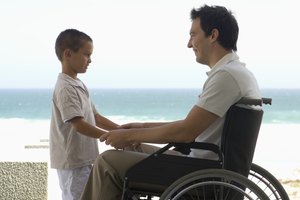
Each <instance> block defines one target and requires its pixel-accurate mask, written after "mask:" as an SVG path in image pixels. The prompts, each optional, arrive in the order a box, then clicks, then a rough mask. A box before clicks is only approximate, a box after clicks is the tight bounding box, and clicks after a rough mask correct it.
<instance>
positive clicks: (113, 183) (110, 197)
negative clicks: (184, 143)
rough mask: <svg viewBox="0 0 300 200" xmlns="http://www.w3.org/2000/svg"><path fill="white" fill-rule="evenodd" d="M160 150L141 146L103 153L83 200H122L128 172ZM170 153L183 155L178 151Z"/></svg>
mask: <svg viewBox="0 0 300 200" xmlns="http://www.w3.org/2000/svg"><path fill="white" fill-rule="evenodd" d="M158 149H159V147H157V146H151V145H146V144H141V145H140V146H139V147H138V148H136V149H126V150H107V151H105V152H103V153H102V154H100V155H99V156H98V157H97V159H96V160H95V162H94V166H93V168H92V171H91V174H90V176H89V179H88V182H87V184H86V186H85V189H84V191H83V194H82V196H81V200H120V199H121V198H122V192H123V183H124V182H123V178H124V177H125V173H126V171H127V170H128V169H129V168H130V167H132V166H133V165H134V164H136V163H138V162H139V161H141V160H143V159H145V158H146V157H147V156H149V154H151V153H154V152H155V151H157V150H158ZM168 153H169V154H176V155H182V154H180V153H179V152H176V151H168Z"/></svg>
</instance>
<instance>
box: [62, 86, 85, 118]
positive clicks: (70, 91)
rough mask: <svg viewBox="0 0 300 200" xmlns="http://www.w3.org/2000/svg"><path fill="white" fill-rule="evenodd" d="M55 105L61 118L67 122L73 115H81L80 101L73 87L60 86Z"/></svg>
mask: <svg viewBox="0 0 300 200" xmlns="http://www.w3.org/2000/svg"><path fill="white" fill-rule="evenodd" d="M57 106H58V108H59V110H60V112H61V116H62V120H63V121H64V122H67V121H69V120H71V119H73V118H74V117H83V116H84V114H83V111H82V103H81V101H80V98H79V96H78V94H77V92H76V89H75V88H73V87H64V88H62V89H61V90H60V91H59V93H58V95H57Z"/></svg>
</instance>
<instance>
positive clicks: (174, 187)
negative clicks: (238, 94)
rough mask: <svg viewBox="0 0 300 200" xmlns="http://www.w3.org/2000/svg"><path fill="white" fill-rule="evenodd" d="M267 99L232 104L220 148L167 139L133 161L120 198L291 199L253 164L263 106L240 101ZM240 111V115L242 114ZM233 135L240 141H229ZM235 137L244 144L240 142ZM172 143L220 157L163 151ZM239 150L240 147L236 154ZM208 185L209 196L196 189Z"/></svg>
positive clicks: (267, 101) (177, 147)
mask: <svg viewBox="0 0 300 200" xmlns="http://www.w3.org/2000/svg"><path fill="white" fill-rule="evenodd" d="M271 101H272V100H271V99H269V98H262V99H241V100H240V101H239V102H237V103H236V104H234V105H233V106H231V108H230V109H229V111H228V112H227V114H226V119H225V124H224V130H223V134H222V142H221V148H219V147H218V146H217V145H214V144H209V143H199V142H192V143H188V144H186V143H170V144H168V145H166V146H165V147H163V148H161V149H160V150H159V151H157V152H155V153H154V154H151V155H150V156H149V157H147V158H146V159H144V160H142V161H141V162H139V163H137V164H136V165H134V166H133V167H132V168H130V169H129V170H128V171H127V173H126V176H125V179H124V190H123V197H122V199H124V200H130V199H135V200H140V199H152V197H160V199H162V200H167V199H174V200H175V199H191V200H192V199H263V200H265V199H266V200H267V199H277V200H279V199H283V200H289V197H288V195H287V193H286V191H285V190H284V188H283V187H282V186H281V184H280V183H279V181H278V180H277V179H276V178H275V177H274V176H273V175H272V174H271V173H269V172H268V171H267V170H265V169H264V168H262V167H260V166H258V165H256V164H254V163H252V158H253V154H254V149H255V145H256V140H257V136H258V133H259V128H260V125H261V121H262V116H263V111H262V109H258V110H253V109H249V108H245V107H244V106H245V105H254V106H257V105H258V106H262V104H271ZM241 105H242V106H241ZM236 113H238V114H236ZM241 113H242V115H243V118H241ZM247 115H248V116H247ZM244 118H245V119H244ZM245 122H246V123H245ZM243 128H244V129H243ZM231 132H233V133H231ZM241 132H243V133H244V132H246V133H245V134H246V135H245V136H244V135H243V137H246V138H241V136H240V135H241V134H240V133H241ZM232 140H233V141H235V144H236V143H237V144H238V145H239V146H238V147H235V145H232V143H231V141H232ZM239 140H241V143H242V144H239V142H240V141H239ZM243 142H244V143H243ZM228 143H229V144H228ZM232 146H233V147H232ZM171 147H174V150H178V151H181V152H183V153H186V154H187V153H188V152H189V150H190V149H191V148H195V149H204V150H210V151H212V152H214V153H216V154H217V155H218V156H219V160H217V161H212V160H206V159H199V158H191V157H183V156H172V155H167V154H163V152H165V151H166V150H168V149H170V148H171ZM241 147H243V148H241ZM244 147H245V148H244ZM237 150H240V151H242V152H239V153H238V154H237V153H236V151H237ZM158 163H159V165H158ZM174 166H176V169H174ZM145 172H146V173H145ZM167 172H168V173H167ZM162 175H163V176H162ZM248 175H249V176H248ZM160 177H163V178H160ZM247 177H248V178H247ZM212 187H213V188H214V192H213V197H206V195H204V196H203V194H202V196H201V195H199V194H198V193H199V189H201V190H202V191H205V188H206V190H207V188H212ZM196 193H197V195H196V196H195V194H196ZM206 193H207V192H206ZM191 194H192V195H191ZM210 195H211V194H210ZM183 197H184V198H183ZM196 197H197V198H196Z"/></svg>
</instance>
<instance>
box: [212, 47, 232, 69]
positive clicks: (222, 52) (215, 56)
mask: <svg viewBox="0 0 300 200" xmlns="http://www.w3.org/2000/svg"><path fill="white" fill-rule="evenodd" d="M231 52H232V51H231V50H225V49H223V48H221V49H219V50H218V51H215V53H214V54H212V56H211V58H210V63H209V67H210V68H211V69H212V68H213V67H214V66H215V65H216V63H217V62H219V60H221V59H222V58H223V57H224V56H225V55H227V54H229V53H231Z"/></svg>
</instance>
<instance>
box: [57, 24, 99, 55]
mask: <svg viewBox="0 0 300 200" xmlns="http://www.w3.org/2000/svg"><path fill="white" fill-rule="evenodd" d="M84 41H89V42H93V40H92V38H91V37H90V36H88V35H87V34H85V33H83V32H81V31H78V30H76V29H66V30H65V31H62V32H61V33H60V34H59V35H58V37H57V38H56V42H55V53H56V56H57V58H58V59H59V60H60V61H62V57H63V52H64V50H66V49H70V50H72V51H74V52H77V51H78V50H79V49H80V48H81V47H82V46H83V42H84Z"/></svg>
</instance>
